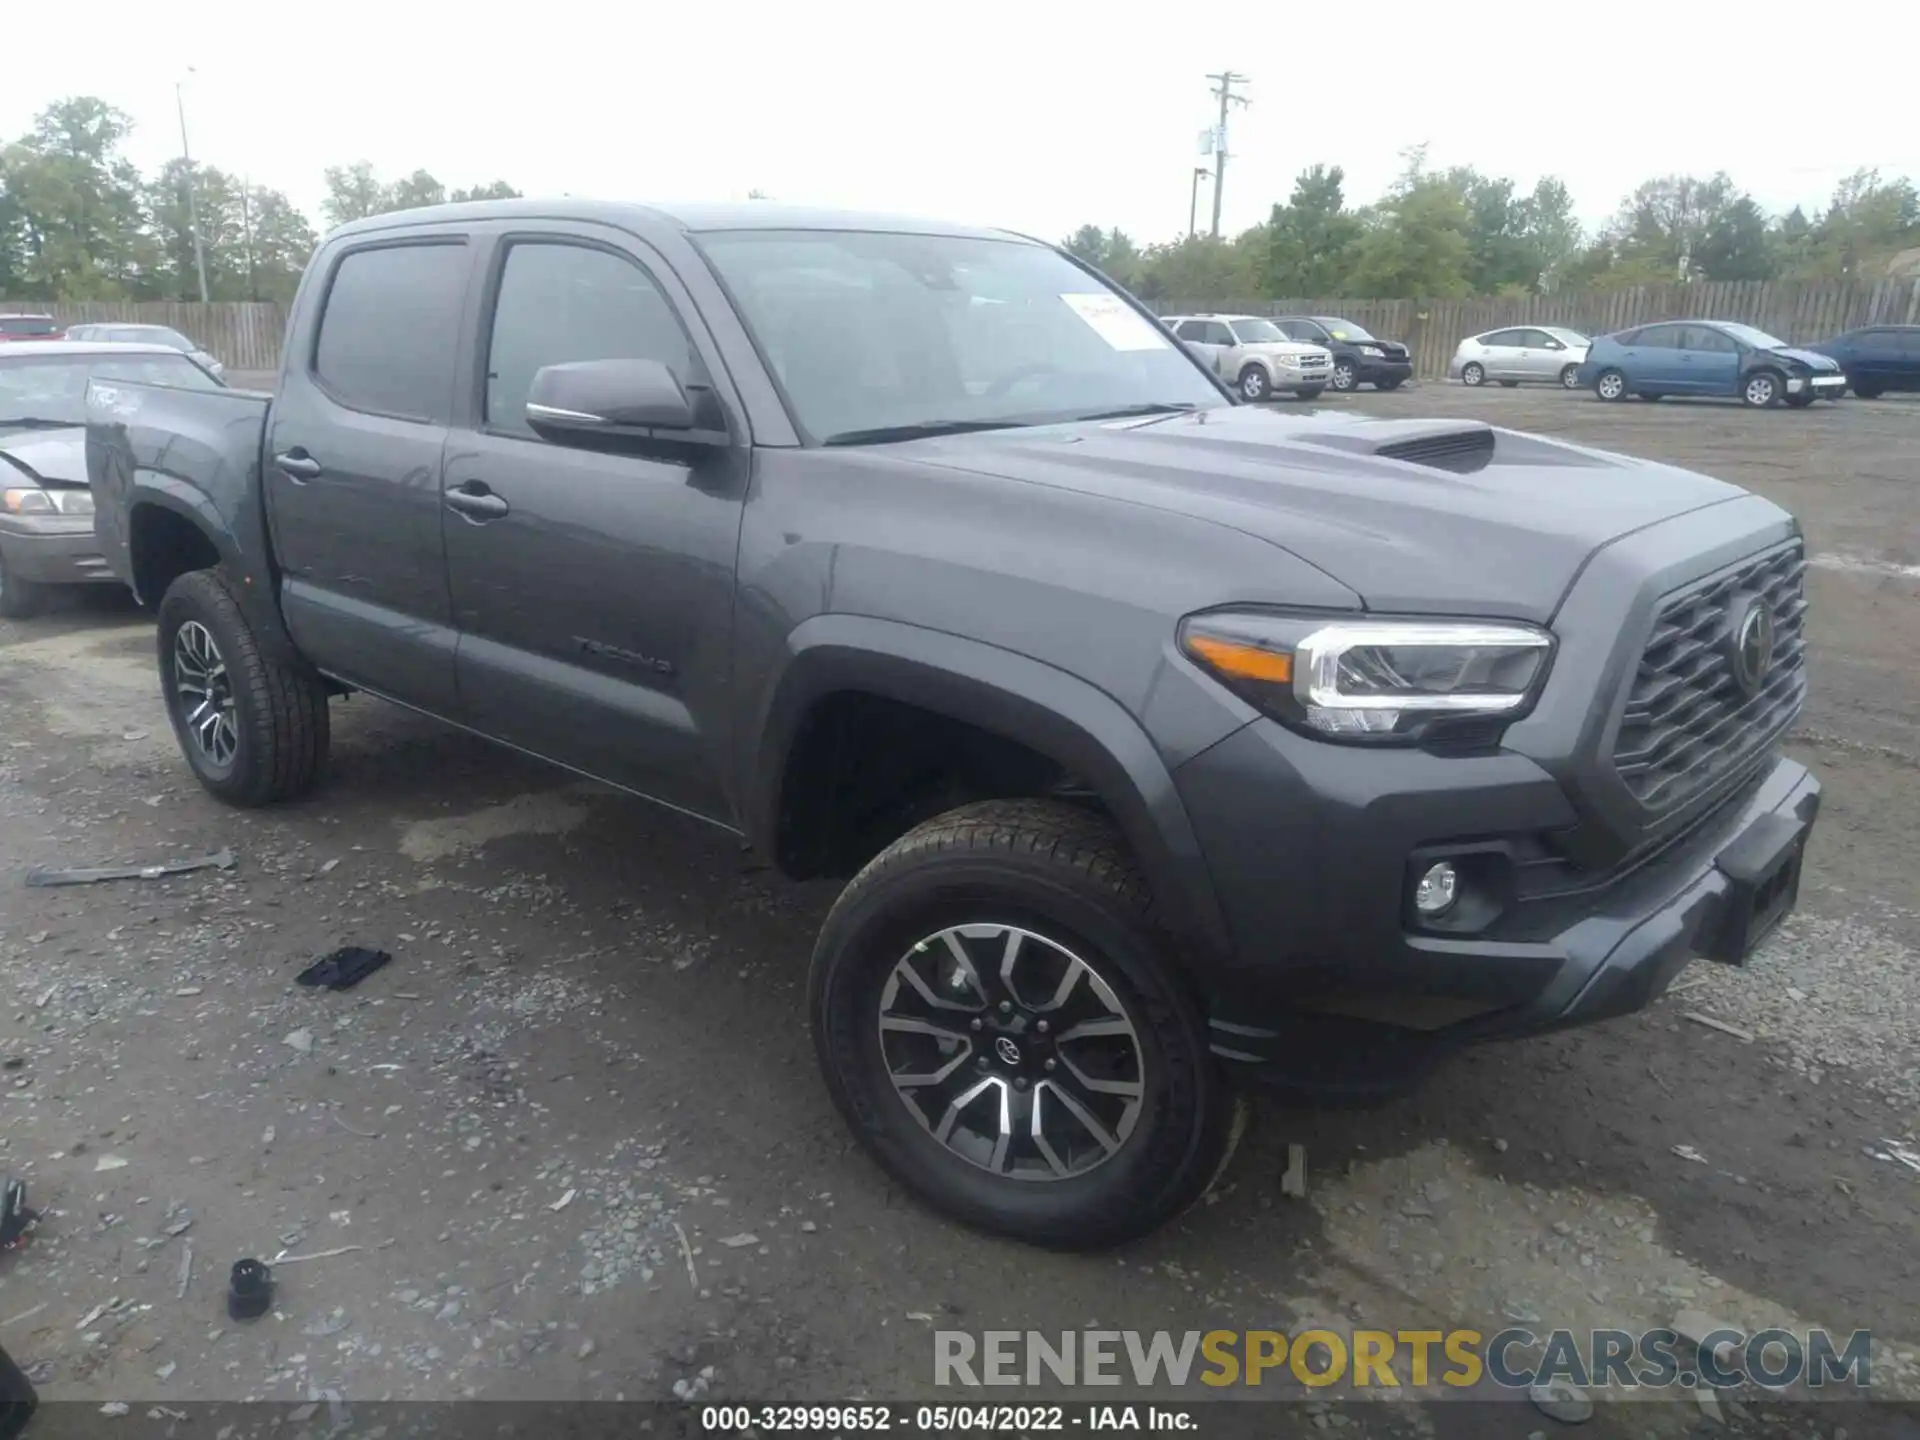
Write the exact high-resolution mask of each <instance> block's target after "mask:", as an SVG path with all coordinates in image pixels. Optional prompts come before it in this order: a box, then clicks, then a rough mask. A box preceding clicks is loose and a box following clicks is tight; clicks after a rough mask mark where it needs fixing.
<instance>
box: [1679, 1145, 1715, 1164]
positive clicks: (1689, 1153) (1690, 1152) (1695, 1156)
mask: <svg viewBox="0 0 1920 1440" xmlns="http://www.w3.org/2000/svg"><path fill="white" fill-rule="evenodd" d="M1673 1153H1674V1154H1676V1155H1678V1156H1679V1157H1680V1158H1681V1159H1682V1160H1691V1161H1693V1163H1694V1164H1696V1165H1705V1164H1707V1163H1708V1161H1707V1157H1706V1156H1704V1155H1702V1154H1701V1153H1700V1152H1699V1151H1698V1150H1696V1149H1694V1148H1693V1146H1691V1145H1676V1146H1674V1147H1673Z"/></svg>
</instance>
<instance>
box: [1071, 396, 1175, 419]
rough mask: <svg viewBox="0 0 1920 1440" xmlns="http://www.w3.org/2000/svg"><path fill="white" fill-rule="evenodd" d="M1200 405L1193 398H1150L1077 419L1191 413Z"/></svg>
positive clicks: (1078, 416) (1079, 416)
mask: <svg viewBox="0 0 1920 1440" xmlns="http://www.w3.org/2000/svg"><path fill="white" fill-rule="evenodd" d="M1199 408H1200V407H1199V406H1198V405H1196V404H1194V403H1193V402H1192V401H1191V400H1150V401H1148V402H1147V403H1146V404H1144V405H1122V406H1120V407H1119V408H1118V409H1117V410H1099V411H1096V412H1094V413H1093V414H1091V415H1076V416H1074V417H1073V418H1074V419H1075V420H1130V419H1132V418H1133V417H1134V416H1136V415H1191V414H1192V413H1193V412H1194V411H1196V410H1198V409H1199Z"/></svg>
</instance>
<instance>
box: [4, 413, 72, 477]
mask: <svg viewBox="0 0 1920 1440" xmlns="http://www.w3.org/2000/svg"><path fill="white" fill-rule="evenodd" d="M12 472H22V473H24V474H25V475H26V476H27V477H28V478H29V479H31V480H32V481H33V482H34V484H36V485H40V486H47V485H68V486H81V487H84V486H85V485H86V483H87V427H86V426H84V425H72V426H66V427H63V428H61V429H59V430H9V429H7V428H6V427H5V426H4V425H0V480H4V479H6V478H7V476H8V474H10V473H12Z"/></svg>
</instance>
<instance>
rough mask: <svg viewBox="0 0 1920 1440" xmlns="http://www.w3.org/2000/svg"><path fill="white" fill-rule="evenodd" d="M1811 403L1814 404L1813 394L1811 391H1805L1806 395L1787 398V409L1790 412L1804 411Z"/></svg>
mask: <svg viewBox="0 0 1920 1440" xmlns="http://www.w3.org/2000/svg"><path fill="white" fill-rule="evenodd" d="M1813 402H1814V394H1813V392H1812V391H1811V390H1809V391H1807V393H1806V394H1804V395H1789V396H1787V407H1788V408H1789V409H1792V410H1804V409H1806V408H1807V407H1808V406H1809V405H1811V404H1813Z"/></svg>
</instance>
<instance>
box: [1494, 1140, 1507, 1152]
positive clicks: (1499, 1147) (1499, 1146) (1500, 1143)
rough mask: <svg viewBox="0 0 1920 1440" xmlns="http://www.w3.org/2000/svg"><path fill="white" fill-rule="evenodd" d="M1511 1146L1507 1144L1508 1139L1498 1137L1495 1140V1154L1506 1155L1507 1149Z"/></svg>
mask: <svg viewBox="0 0 1920 1440" xmlns="http://www.w3.org/2000/svg"><path fill="white" fill-rule="evenodd" d="M1509 1148H1510V1147H1509V1146H1508V1144H1507V1142H1506V1141H1504V1140H1499V1139H1496V1140H1495V1141H1494V1142H1493V1153H1494V1154H1496V1155H1504V1154H1506V1153H1507V1150H1508V1149H1509Z"/></svg>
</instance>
